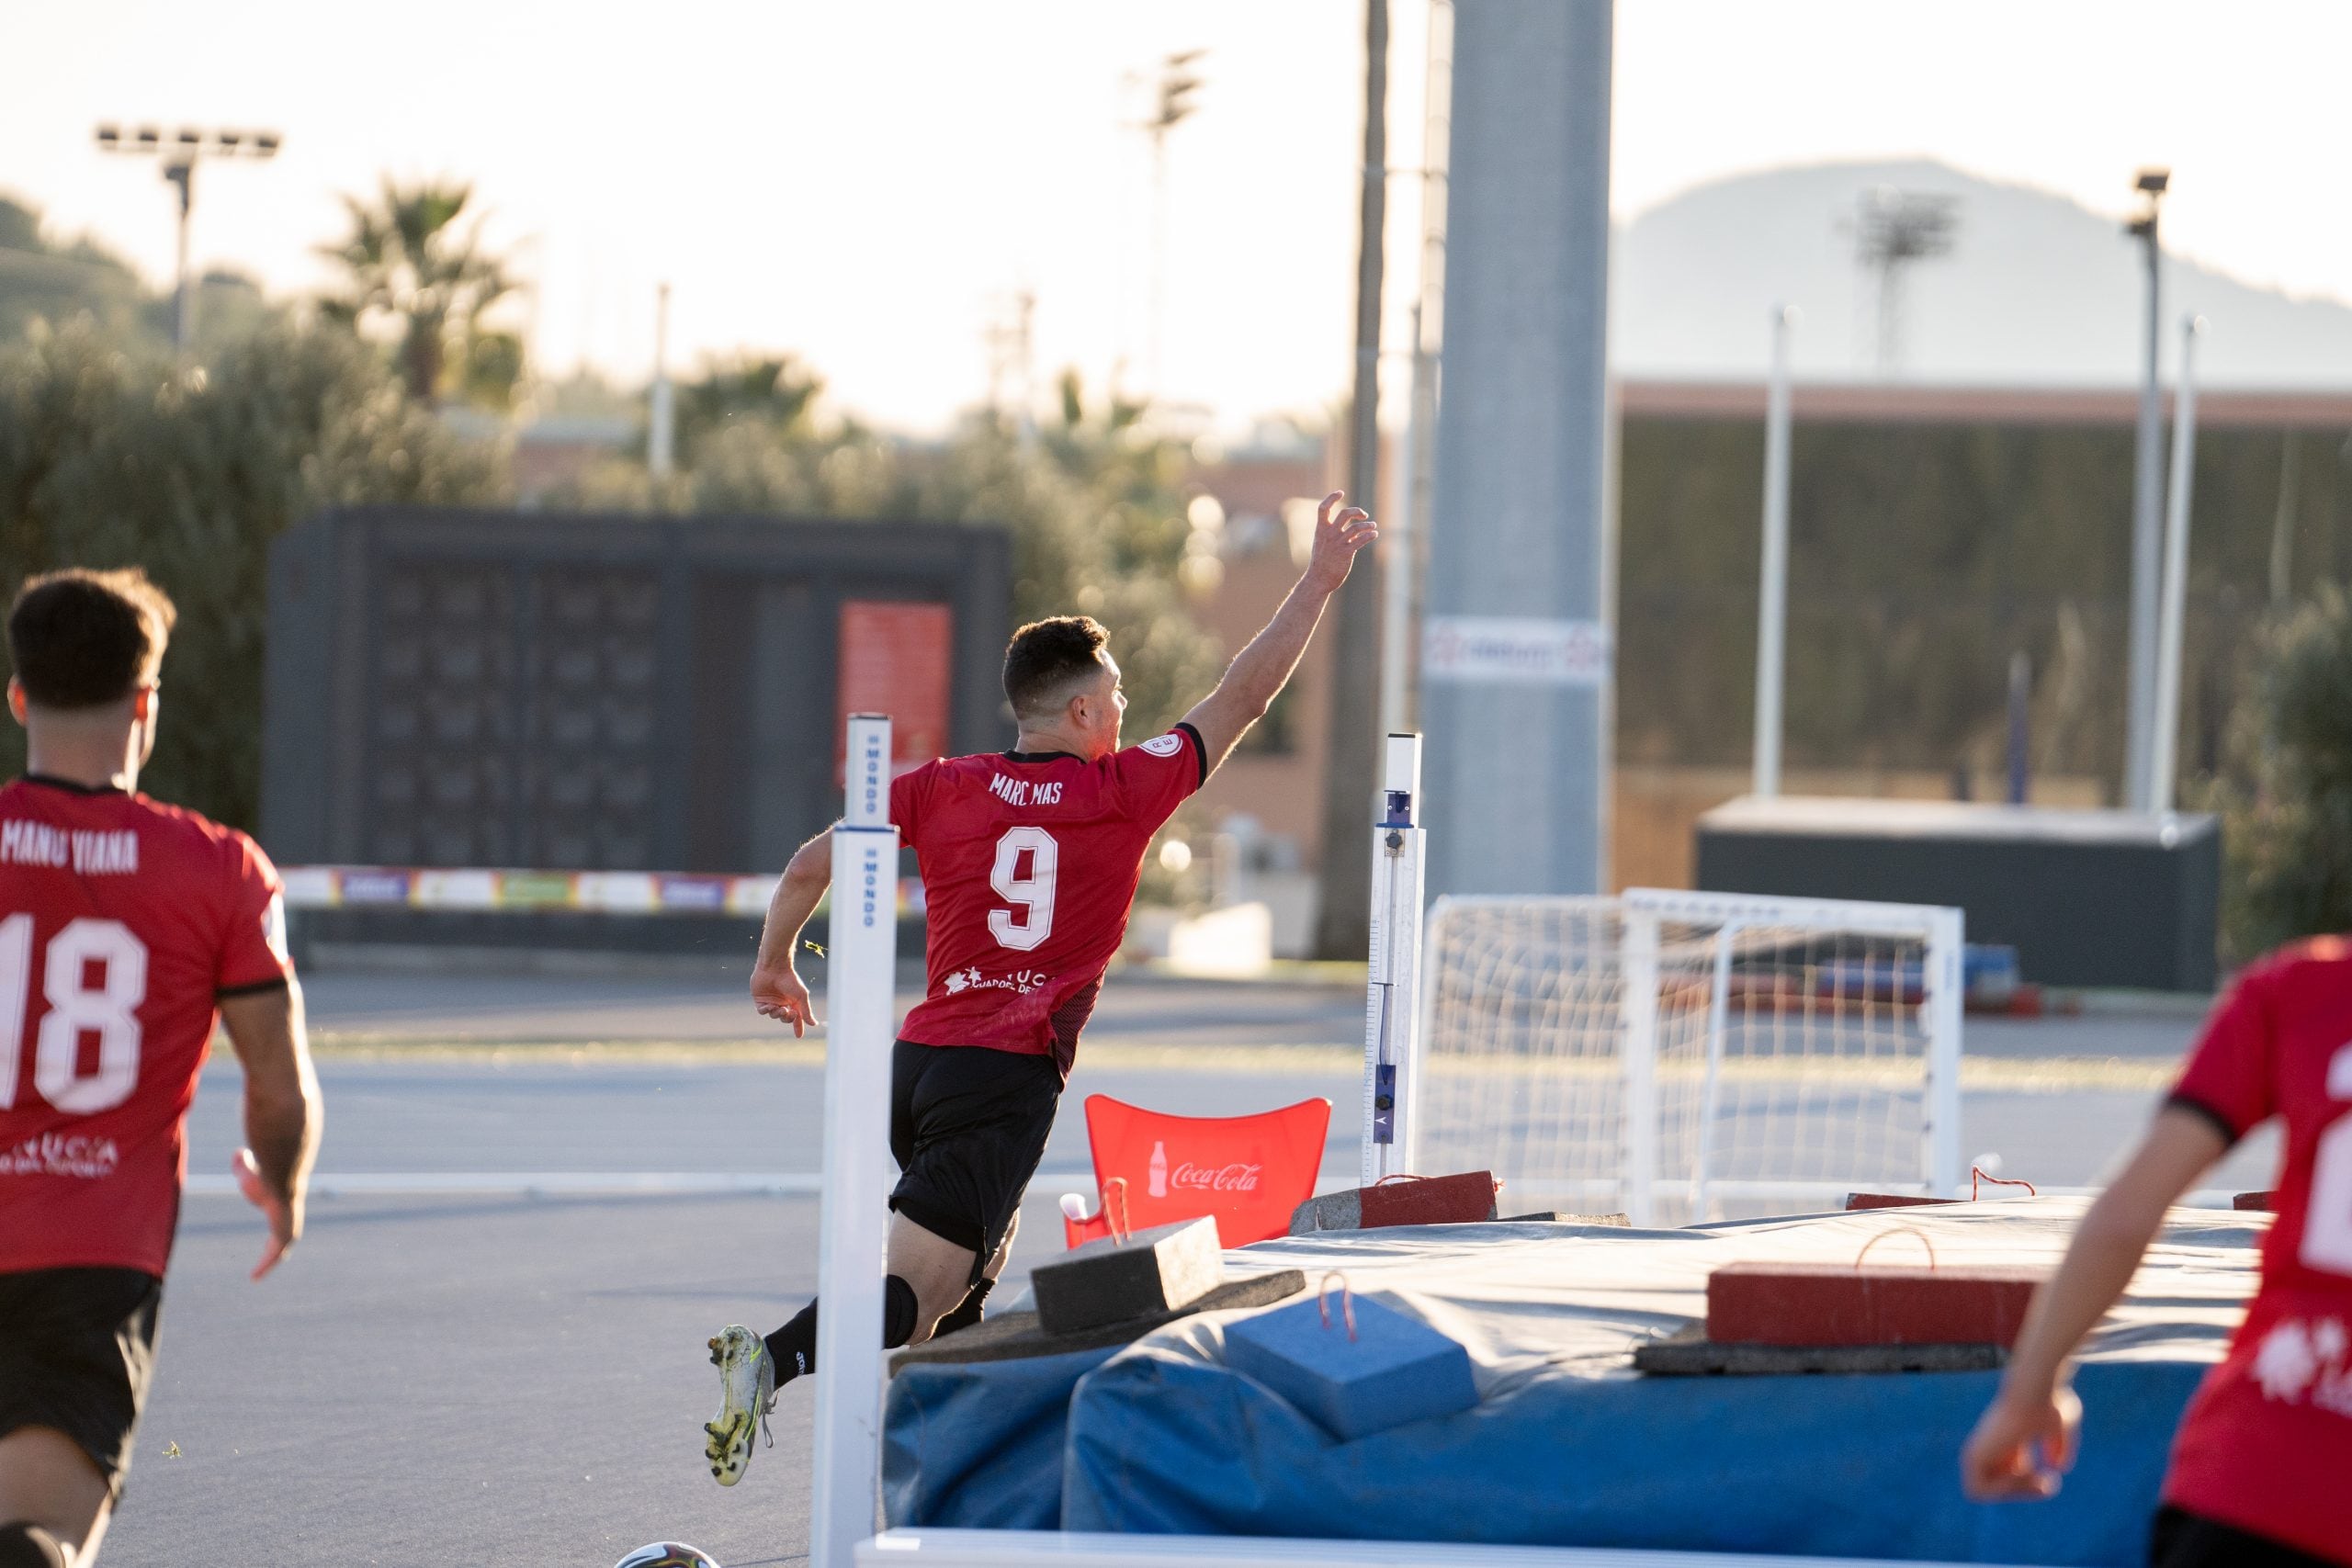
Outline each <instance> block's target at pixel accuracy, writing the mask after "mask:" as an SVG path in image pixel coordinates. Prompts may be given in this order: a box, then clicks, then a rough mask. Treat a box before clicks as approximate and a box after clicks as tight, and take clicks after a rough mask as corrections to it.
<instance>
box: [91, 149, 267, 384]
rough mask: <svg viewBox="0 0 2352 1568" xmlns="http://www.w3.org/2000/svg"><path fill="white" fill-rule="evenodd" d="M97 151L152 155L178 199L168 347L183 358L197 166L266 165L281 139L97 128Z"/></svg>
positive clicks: (187, 326)
mask: <svg viewBox="0 0 2352 1568" xmlns="http://www.w3.org/2000/svg"><path fill="white" fill-rule="evenodd" d="M96 141H97V148H98V151H99V152H152V153H154V154H156V155H157V156H159V157H161V158H163V160H164V183H165V184H167V185H169V186H172V187H173V188H174V189H175V190H176V191H178V193H179V209H180V210H179V262H178V270H177V273H176V275H175V281H174V284H173V289H172V346H173V347H174V348H175V349H177V350H178V351H179V352H180V353H182V354H186V353H187V345H188V333H189V329H190V324H191V323H190V321H189V320H188V307H189V299H188V278H187V220H188V213H189V211H190V209H193V208H194V207H195V205H196V165H197V163H198V160H199V159H203V158H216V159H218V158H232V159H233V158H250V159H256V160H266V159H270V158H275V157H277V150H278V147H279V145H280V144H281V141H282V139H281V138H280V137H279V136H278V134H277V132H276V131H274V130H255V131H243V130H213V131H209V132H207V131H204V130H198V129H196V128H194V127H191V126H182V127H180V128H179V129H178V130H175V131H174V132H173V133H172V136H171V139H170V141H165V140H164V132H163V130H161V129H160V128H158V127H156V126H152V125H142V126H141V127H139V128H138V130H135V131H133V132H132V133H131V136H130V140H129V141H125V140H124V138H123V134H122V128H121V127H120V126H119V125H114V124H110V123H108V124H101V125H100V126H99V127H98V129H97V138H96Z"/></svg>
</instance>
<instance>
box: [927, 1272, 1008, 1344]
mask: <svg viewBox="0 0 2352 1568" xmlns="http://www.w3.org/2000/svg"><path fill="white" fill-rule="evenodd" d="M995 1283H996V1281H995V1280H980V1281H979V1282H978V1283H977V1284H975V1285H974V1286H973V1287H972V1288H971V1289H970V1290H969V1291H967V1292H965V1295H964V1299H963V1301H961V1302H960V1303H957V1304H956V1310H955V1311H954V1312H951V1313H949V1314H947V1315H946V1316H945V1317H943V1318H941V1319H940V1320H939V1326H938V1327H937V1328H934V1329H933V1330H932V1331H931V1337H933V1338H934V1339H936V1338H938V1337H940V1336H941V1335H943V1334H953V1333H955V1332H956V1330H957V1329H959V1328H969V1327H971V1326H972V1325H974V1324H976V1323H978V1322H979V1321H980V1315H981V1314H980V1303H983V1302H985V1301H987V1300H988V1299H989V1286H990V1285H993V1284H995Z"/></svg>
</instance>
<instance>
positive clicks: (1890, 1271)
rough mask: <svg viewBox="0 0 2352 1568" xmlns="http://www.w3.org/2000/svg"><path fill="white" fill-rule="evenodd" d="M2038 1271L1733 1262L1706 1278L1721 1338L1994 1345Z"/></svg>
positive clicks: (2021, 1313)
mask: <svg viewBox="0 0 2352 1568" xmlns="http://www.w3.org/2000/svg"><path fill="white" fill-rule="evenodd" d="M2040 1283H2041V1276H2040V1275H2038V1274H2030V1273H2027V1272H2025V1271H2024V1270H2022V1269H1983V1268H1976V1269H1971V1268H1956V1269H1928V1268H1900V1267H1887V1266H1883V1265H1880V1264H1869V1265H1866V1266H1864V1267H1863V1268H1860V1269H1857V1268H1855V1267H1854V1266H1853V1265H1852V1264H1850V1263H1732V1264H1726V1265H1725V1266H1724V1267H1723V1268H1721V1269H1716V1270H1715V1271H1714V1272H1713V1274H1710V1275H1709V1276H1707V1337H1708V1338H1709V1339H1711V1340H1713V1342H1715V1343H1716V1344H1719V1345H1729V1344H1741V1345H2000V1346H2007V1345H2009V1344H2012V1343H2014V1342H2015V1341H2016V1339H2017V1337H2018V1327H2019V1326H2020V1325H2022V1324H2023V1323H2024V1322H2025V1309H2026V1303H2028V1302H2030V1301H2031V1300H2032V1299H2033V1292H2034V1287H2035V1286H2037V1285H2039V1284H2040Z"/></svg>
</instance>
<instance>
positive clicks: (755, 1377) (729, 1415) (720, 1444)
mask: <svg viewBox="0 0 2352 1568" xmlns="http://www.w3.org/2000/svg"><path fill="white" fill-rule="evenodd" d="M710 1364H711V1365H712V1366H714V1367H717V1368H718V1388H719V1405H718V1416H715V1417H713V1418H712V1419H711V1420H710V1421H708V1422H707V1423H706V1424H705V1425H704V1427H703V1432H704V1434H705V1436H704V1441H703V1453H704V1455H705V1456H706V1457H707V1458H708V1459H709V1461H710V1473H711V1475H712V1477H713V1478H715V1479H716V1480H717V1481H718V1483H719V1484H720V1485H721V1486H732V1485H734V1484H735V1483H737V1482H739V1481H741V1480H742V1479H743V1472H744V1470H745V1469H746V1468H748V1467H749V1466H750V1464H751V1462H752V1434H753V1433H755V1432H756V1433H759V1434H760V1435H762V1436H763V1437H765V1438H767V1442H768V1446H769V1447H771V1448H773V1447H775V1436H774V1434H772V1433H770V1432H769V1431H768V1429H767V1425H768V1412H769V1411H770V1410H772V1409H774V1408H775V1363H774V1362H773V1361H771V1360H769V1359H768V1348H767V1343H766V1341H764V1340H763V1339H762V1338H761V1337H759V1336H758V1335H756V1334H754V1333H752V1331H751V1330H750V1329H748V1328H746V1327H744V1326H743V1325H741V1324H740V1323H730V1324H729V1325H727V1326H726V1327H725V1328H723V1329H721V1330H720V1331H719V1333H718V1337H717V1338H715V1339H713V1340H712V1341H711V1342H710Z"/></svg>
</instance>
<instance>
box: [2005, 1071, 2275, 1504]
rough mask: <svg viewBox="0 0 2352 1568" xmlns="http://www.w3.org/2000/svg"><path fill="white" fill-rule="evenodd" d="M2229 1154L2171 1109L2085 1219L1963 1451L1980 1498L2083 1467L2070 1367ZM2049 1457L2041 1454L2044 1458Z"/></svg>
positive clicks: (2217, 1138) (2210, 1129)
mask: <svg viewBox="0 0 2352 1568" xmlns="http://www.w3.org/2000/svg"><path fill="white" fill-rule="evenodd" d="M2227 1148H2228V1145H2227V1144H2226V1143H2225V1142H2224V1141H2223V1140H2222V1134H2221V1132H2220V1130H2219V1129H2217V1128H2216V1127H2215V1126H2214V1125H2213V1124H2212V1123H2211V1122H2209V1121H2208V1120H2206V1119H2205V1118H2204V1117H2202V1116H2199V1115H2198V1114H2196V1113H2195V1112H2194V1111H2183V1110H2181V1109H2180V1108H2178V1107H2177V1106H2166V1107H2165V1109H2164V1110H2162V1111H2158V1112H2157V1113H2156V1120H2155V1122H2154V1125H2153V1126H2151V1127H2150V1128H2149V1129H2148V1135H2147V1136H2146V1137H2145V1138H2143V1140H2142V1141H2141V1144H2140V1147H2139V1148H2138V1150H2137V1151H2136V1152H2134V1153H2133V1155H2132V1156H2131V1162H2130V1163H2129V1164H2127V1165H2126V1166H2125V1167H2124V1168H2123V1173H2122V1174H2121V1175H2120V1176H2119V1177H2117V1178H2116V1179H2115V1181H2114V1183H2113V1184H2112V1185H2111V1186H2109V1188H2108V1190H2106V1191H2104V1192H2102V1193H2100V1194H2099V1196H2098V1201H2096V1202H2094V1203H2093V1204H2092V1205H2091V1206H2090V1210H2089V1212H2088V1213H2085V1214H2084V1215H2083V1223H2082V1224H2081V1226H2080V1227H2079V1228H2077V1229H2076V1230H2075V1239H2074V1242H2073V1243H2072V1245H2070V1246H2069V1247H2067V1248H2066V1258H2065V1261H2064V1262H2063V1263H2061V1264H2059V1266H2058V1272H2057V1273H2055V1274H2053V1275H2052V1276H2051V1277H2050V1279H2049V1280H2047V1281H2046V1282H2044V1283H2043V1285H2042V1287H2041V1289H2040V1290H2038V1291H2036V1292H2034V1293H2033V1304H2032V1306H2030V1308H2028V1309H2027V1311H2026V1316H2025V1326H2024V1327H2023V1328H2021V1329H2019V1330H2018V1342H2017V1345H2016V1347H2015V1348H2013V1349H2012V1350H2010V1352H2009V1365H2008V1370H2007V1372H2006V1373H2004V1374H2003V1376H2002V1378H2001V1387H2000V1392H1999V1393H1996V1394H1995V1395H1994V1396H1993V1403H1992V1404H1991V1405H1990V1406H1988V1407H1987V1408H1986V1410H1985V1414H1984V1416H1983V1417H1982V1418H1981V1419H1980V1420H1978V1422H1977V1423H1976V1430H1975V1431H1974V1432H1973V1433H1971V1434H1970V1435H1969V1438H1968V1443H1967V1446H1966V1447H1965V1448H1963V1449H1962V1450H1961V1456H1960V1479H1961V1484H1962V1487H1963V1488H1964V1489H1965V1490H1966V1491H1967V1493H1968V1495H1970V1496H1971V1497H1974V1498H1978V1499H1995V1498H2002V1497H2047V1496H2050V1495H2052V1494H2053V1493H2055V1492H2056V1491H2057V1490H2058V1477H2059V1476H2060V1475H2061V1474H2063V1473H2064V1472H2066V1471H2067V1470H2070V1469H2072V1468H2073V1466H2074V1462H2075V1431H2076V1429H2077V1428H2078V1427H2080V1425H2081V1422H2082V1414H2083V1406H2082V1401H2080V1400H2079V1399H2077V1398H2075V1393H2074V1390H2073V1389H2072V1388H2070V1387H2068V1386H2067V1367H2066V1362H2067V1359H2068V1358H2069V1357H2071V1356H2072V1355H2074V1353H2075V1347H2076V1346H2077V1345H2080V1344H2081V1343H2082V1342H2083V1337H2084V1336H2085V1335H2086V1334H2088V1333H2089V1332H2090V1331H2091V1330H2092V1329H2093V1328H2094V1327H2096V1326H2098V1320H2099V1319H2100V1318H2102V1317H2104V1316H2106V1315H2107V1309H2108V1308H2109V1307H2111V1306H2113V1305H2114V1304H2115V1303H2116V1299H2117V1298H2118V1297H2120V1296H2121V1295H2122V1294H2123V1288H2124V1287H2125V1286H2126V1285H2129V1284H2130V1283H2131V1275H2132V1273H2133V1271H2134V1270H2136V1269H2138V1268H2139V1267H2140V1259H2141V1258H2142V1256H2143V1255H2144V1254H2145V1253H2146V1252H2147V1250H2148V1243H2149V1242H2150V1241H2151V1240H2153V1239H2154V1236H2155V1234H2156V1231H2157V1228H2158V1227H2159V1226H2161V1225H2162V1224H2164V1219H2165V1210H2166V1209H2168V1208H2170V1207H2171V1206H2172V1204H2173V1203H2174V1201H2176V1200H2177V1199H2178V1198H2179V1197H2180V1195H2181V1194H2182V1193H2184V1192H2186V1191H2188V1189H2189V1187H2190V1186H2191V1185H2192V1184H2193V1183H2195V1181H2196V1180H2197V1179H2198V1178H2199V1177H2200V1176H2202V1175H2203V1174H2204V1173H2205V1172H2206V1171H2207V1170H2208V1169H2209V1168H2211V1166H2212V1164H2213V1162H2214V1161H2215V1160H2217V1159H2219V1158H2221V1157H2222V1154H2223V1153H2225V1152H2226V1151H2227ZM2037 1449H2038V1450H2040V1452H2039V1454H2037V1453H2036V1451H2035V1450H2037Z"/></svg>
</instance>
